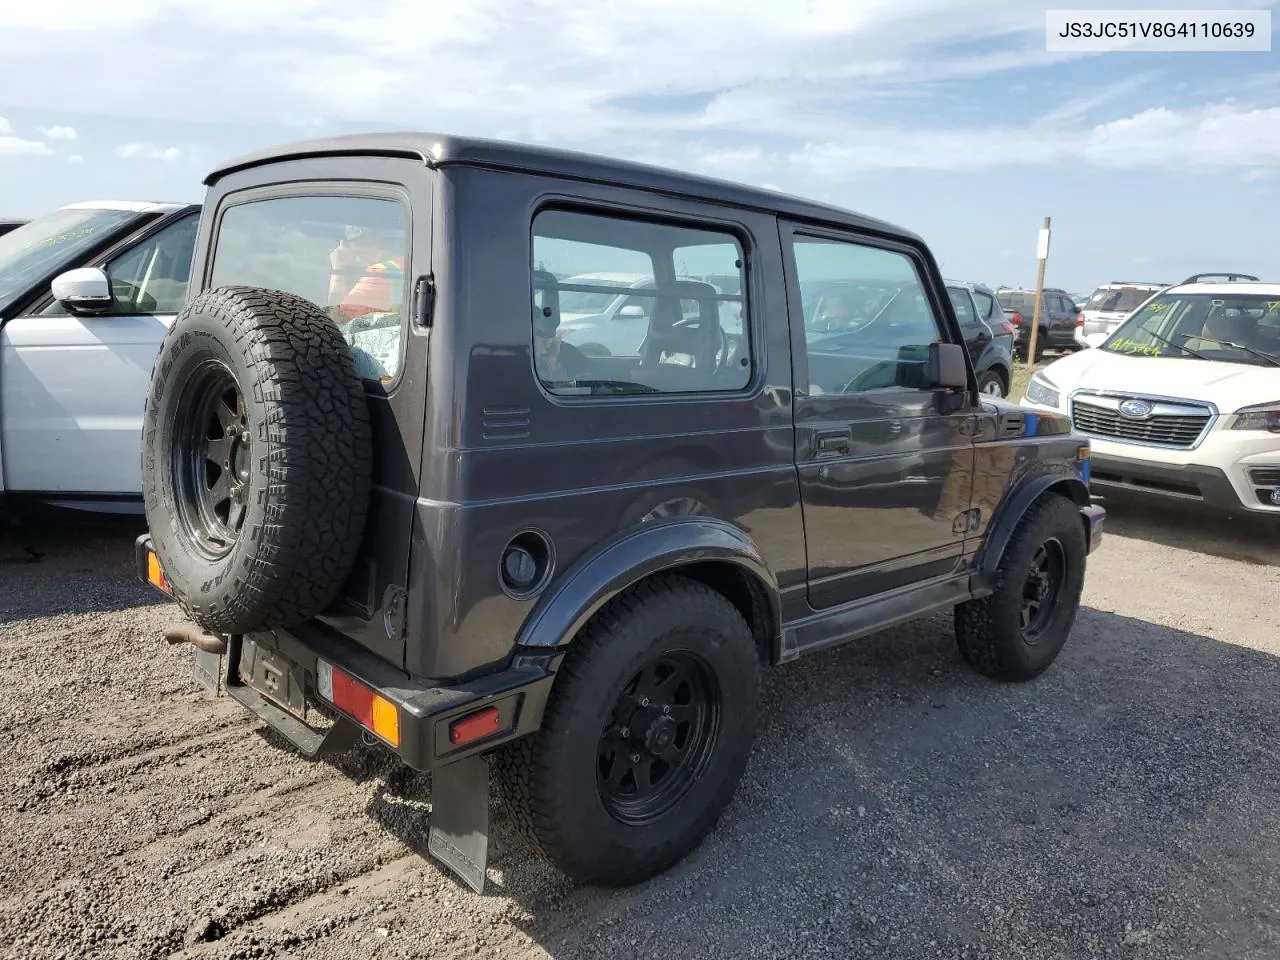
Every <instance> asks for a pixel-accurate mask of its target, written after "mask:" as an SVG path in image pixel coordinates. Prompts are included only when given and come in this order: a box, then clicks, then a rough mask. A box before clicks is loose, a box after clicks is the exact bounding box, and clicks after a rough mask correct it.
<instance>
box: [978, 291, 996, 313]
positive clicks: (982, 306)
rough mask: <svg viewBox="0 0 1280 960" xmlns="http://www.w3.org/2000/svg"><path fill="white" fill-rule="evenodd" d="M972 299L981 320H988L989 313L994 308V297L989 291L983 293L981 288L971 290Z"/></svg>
mask: <svg viewBox="0 0 1280 960" xmlns="http://www.w3.org/2000/svg"><path fill="white" fill-rule="evenodd" d="M973 301H974V303H976V304H977V306H978V316H980V317H981V318H982V319H983V320H990V319H991V313H992V311H994V310H995V308H996V298H995V297H993V296H991V294H989V293H983V292H982V291H981V290H975V291H973Z"/></svg>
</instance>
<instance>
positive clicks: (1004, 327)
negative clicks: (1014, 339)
mask: <svg viewBox="0 0 1280 960" xmlns="http://www.w3.org/2000/svg"><path fill="white" fill-rule="evenodd" d="M1000 330H1001V332H1003V333H1013V332H1014V326H1013V324H1012V323H1010V322H1009V321H1008V320H1001V321H1000Z"/></svg>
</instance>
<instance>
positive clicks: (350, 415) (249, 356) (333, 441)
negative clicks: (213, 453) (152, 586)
mask: <svg viewBox="0 0 1280 960" xmlns="http://www.w3.org/2000/svg"><path fill="white" fill-rule="evenodd" d="M217 364H221V365H222V366H223V367H225V368H226V370H227V371H229V372H230V374H231V376H232V377H233V378H234V381H235V386H236V389H237V390H238V391H239V393H240V395H241V396H242V398H243V410H244V419H245V422H246V429H247V433H246V436H247V437H248V443H247V446H246V447H245V450H246V451H247V452H246V461H247V462H246V466H245V471H244V475H247V480H246V481H245V487H244V491H243V497H244V503H245V509H244V519H243V525H242V527H241V532H240V535H239V537H238V538H237V539H236V540H235V542H234V544H232V545H231V546H230V548H229V550H227V552H226V553H225V555H222V556H211V555H210V554H209V552H208V551H202V550H201V549H200V548H199V546H198V544H197V543H196V542H195V540H196V538H195V537H193V536H191V535H190V534H189V532H188V530H187V528H186V526H185V525H184V524H183V523H180V522H179V519H178V516H179V515H178V512H177V510H176V509H175V508H176V504H177V499H176V498H177V497H179V496H181V495H182V490H181V489H180V481H179V480H178V475H179V474H180V473H181V471H182V467H181V463H180V462H179V459H178V457H177V456H176V455H175V451H176V450H177V449H179V448H178V446H176V445H177V444H179V443H180V442H194V441H191V440H190V438H186V439H185V440H184V438H183V437H180V436H178V433H179V432H180V430H181V426H180V424H179V423H178V415H179V413H180V409H179V408H180V405H181V404H182V403H184V402H185V401H183V400H182V397H183V389H184V384H185V383H186V382H187V380H188V378H190V377H191V376H192V375H193V372H194V371H196V370H198V369H208V368H209V367H211V366H214V365H217ZM142 451H143V454H142V459H143V463H142V483H143V500H144V504H145V507H146V514H147V524H148V527H149V529H150V533H151V537H152V541H153V543H154V546H155V550H156V554H157V556H158V558H159V560H160V564H161V567H162V568H163V570H164V573H165V576H166V578H167V580H168V582H169V584H170V586H171V588H172V592H173V595H174V598H175V599H176V600H177V601H178V603H179V604H180V605H181V606H182V607H183V608H184V609H185V611H186V612H187V614H188V615H189V616H191V618H192V619H193V620H195V621H196V622H197V623H198V624H199V625H200V626H202V627H204V628H205V629H206V630H210V631H213V632H216V633H246V632H249V631H252V630H256V629H262V628H269V627H283V626H290V625H293V624H297V623H300V622H303V621H305V620H307V619H309V618H311V617H313V616H315V615H317V614H319V613H321V612H322V611H323V610H324V609H325V608H326V607H328V606H329V605H330V603H331V602H332V601H333V599H334V598H335V596H336V595H337V593H338V591H339V590H340V589H341V587H342V585H343V583H344V582H345V580H346V578H347V577H348V576H349V574H350V571H351V568H352V565H353V564H354V562H355V558H356V554H357V551H358V549H359V546H360V541H361V538H362V536H363V533H364V525H365V516H366V513H367V510H368V505H369V488H370V478H371V475H372V441H371V438H370V425H369V411H368V406H367V401H366V400H365V394H364V387H363V384H362V383H361V380H360V377H359V375H358V374H357V372H356V366H355V362H354V360H353V358H352V355H351V351H350V348H349V347H348V346H347V344H346V342H345V341H344V340H343V338H342V334H341V333H340V332H339V330H338V328H337V327H336V325H335V324H334V323H333V321H332V320H331V319H330V318H329V317H328V316H326V315H325V313H324V312H323V311H321V310H320V309H319V308H318V307H316V306H315V305H314V304H312V303H310V302H309V301H307V300H304V299H302V298H300V297H296V296H293V295H291V294H288V293H282V292H280V291H275V290H260V289H255V288H250V287H221V288H218V289H214V290H210V291H208V292H206V293H203V294H200V295H199V296H196V297H194V298H193V299H192V300H190V301H189V302H188V303H187V304H186V306H185V307H184V308H183V310H182V311H181V313H179V314H178V316H177V318H176V319H175V321H174V323H173V326H172V328H171V329H170V331H169V333H168V334H167V336H166V338H165V341H164V344H163V345H162V347H161V350H160V355H159V357H158V358H157V360H156V364H155V368H154V370H153V372H152V378H151V388H150V391H149V394H148V397H147V404H146V413H145V419H144V426H143V442H142Z"/></svg>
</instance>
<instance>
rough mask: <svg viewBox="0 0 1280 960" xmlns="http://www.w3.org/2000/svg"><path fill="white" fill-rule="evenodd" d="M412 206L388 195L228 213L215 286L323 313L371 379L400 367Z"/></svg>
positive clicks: (252, 205) (311, 199)
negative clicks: (276, 294) (274, 295)
mask: <svg viewBox="0 0 1280 960" xmlns="http://www.w3.org/2000/svg"><path fill="white" fill-rule="evenodd" d="M407 252H408V217H407V210H406V209H405V206H404V204H402V203H401V202H400V201H398V200H392V199H385V198H381V197H340V196H302V197H273V198H270V199H264V200H251V201H249V202H246V203H242V204H238V205H236V206H233V207H229V208H227V209H226V210H225V211H224V212H223V214H222V219H221V221H220V222H219V224H218V236H217V239H216V240H215V243H214V254H213V277H212V280H211V286H214V287H220V286H225V285H228V284H239V285H244V286H250V287H263V288H266V289H269V290H283V291H285V292H286V293H292V294H295V295H297V296H300V297H303V298H304V299H306V300H310V301H311V302H312V303H314V304H315V305H316V306H317V307H320V308H321V309H322V310H325V311H326V312H327V313H328V314H329V316H330V317H331V318H332V319H333V321H334V323H336V324H337V325H338V327H339V329H340V330H341V331H342V335H343V336H344V337H345V338H346V341H347V343H348V344H350V345H351V352H352V354H353V355H354V357H355V360H356V366H357V368H358V369H359V371H360V374H361V376H363V377H365V378H366V379H368V380H377V381H380V382H383V383H389V382H390V381H392V380H394V379H395V377H396V374H397V373H398V372H399V369H400V356H401V350H402V344H403V332H404V328H405V317H406V316H407V312H406V309H405V304H406V301H407V300H408V280H407V276H406V273H405V257H406V254H407Z"/></svg>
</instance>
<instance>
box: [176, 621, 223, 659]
mask: <svg viewBox="0 0 1280 960" xmlns="http://www.w3.org/2000/svg"><path fill="white" fill-rule="evenodd" d="M164 638H165V639H166V640H168V641H169V642H170V643H172V644H179V643H189V644H191V645H192V646H193V647H195V648H196V649H197V650H201V651H203V652H205V653H215V654H219V655H221V654H224V653H226V652H227V641H225V640H223V639H222V638H221V637H217V636H214V635H213V634H212V633H206V632H205V631H203V630H201V629H200V628H199V627H197V626H196V625H195V624H194V623H175V624H173V625H172V626H168V627H165V630H164Z"/></svg>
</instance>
